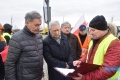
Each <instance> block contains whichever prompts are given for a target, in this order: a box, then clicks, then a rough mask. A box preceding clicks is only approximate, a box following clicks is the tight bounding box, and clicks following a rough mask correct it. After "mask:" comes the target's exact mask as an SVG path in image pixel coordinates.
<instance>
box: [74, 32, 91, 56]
mask: <svg viewBox="0 0 120 80" xmlns="http://www.w3.org/2000/svg"><path fill="white" fill-rule="evenodd" d="M76 36H77V38H78V41H79V44H80V46H81V48H82V54H81V57H82V56H84V55H85V53H87V50H88V45H89V42H90V40H91V37H90V36H87V37H86V39H85V41H84V43H83V45H82V42H81V40H80V37H79V34H77V35H76Z"/></svg>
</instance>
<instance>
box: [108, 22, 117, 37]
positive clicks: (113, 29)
mask: <svg viewBox="0 0 120 80" xmlns="http://www.w3.org/2000/svg"><path fill="white" fill-rule="evenodd" d="M107 26H108V28H109V30H110V32H111V33H112V34H113V35H114V36H117V33H118V32H117V26H116V25H114V24H112V23H107Z"/></svg>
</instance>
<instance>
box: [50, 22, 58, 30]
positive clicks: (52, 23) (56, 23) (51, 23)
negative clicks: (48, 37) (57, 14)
mask: <svg viewBox="0 0 120 80" xmlns="http://www.w3.org/2000/svg"><path fill="white" fill-rule="evenodd" d="M57 25H59V26H60V23H59V22H58V21H51V22H50V26H49V29H50V28H51V27H52V26H57Z"/></svg>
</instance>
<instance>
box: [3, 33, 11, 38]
mask: <svg viewBox="0 0 120 80" xmlns="http://www.w3.org/2000/svg"><path fill="white" fill-rule="evenodd" d="M5 36H9V38H10V39H11V35H10V34H9V33H3V37H5Z"/></svg>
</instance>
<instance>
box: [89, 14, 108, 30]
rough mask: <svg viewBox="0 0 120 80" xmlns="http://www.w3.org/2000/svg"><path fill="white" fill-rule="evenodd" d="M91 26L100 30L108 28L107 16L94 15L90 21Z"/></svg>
mask: <svg viewBox="0 0 120 80" xmlns="http://www.w3.org/2000/svg"><path fill="white" fill-rule="evenodd" d="M89 27H91V28H95V29H98V30H107V29H108V27H107V22H106V20H105V17H104V16H103V15H100V16H99V15H98V16H96V17H94V18H93V19H92V20H91V21H90V23H89Z"/></svg>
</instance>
